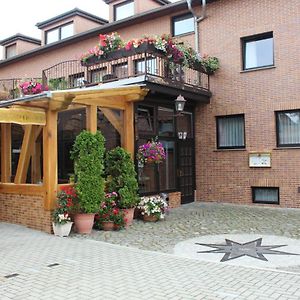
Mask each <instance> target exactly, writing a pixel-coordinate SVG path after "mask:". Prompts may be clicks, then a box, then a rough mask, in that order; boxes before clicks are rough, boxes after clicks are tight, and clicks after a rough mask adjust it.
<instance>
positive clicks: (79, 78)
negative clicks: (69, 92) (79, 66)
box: [69, 73, 85, 88]
mask: <svg viewBox="0 0 300 300" xmlns="http://www.w3.org/2000/svg"><path fill="white" fill-rule="evenodd" d="M84 80H85V79H84V73H78V74H74V75H70V76H69V82H70V84H69V85H70V87H71V88H76V87H80V86H83V85H84Z"/></svg>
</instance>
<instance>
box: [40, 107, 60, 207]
mask: <svg viewBox="0 0 300 300" xmlns="http://www.w3.org/2000/svg"><path fill="white" fill-rule="evenodd" d="M43 172H44V179H43V182H44V185H45V190H46V197H45V203H44V207H45V209H46V210H51V209H53V208H54V207H55V199H56V194H57V112H56V111H51V110H48V111H47V113H46V126H45V127H44V130H43Z"/></svg>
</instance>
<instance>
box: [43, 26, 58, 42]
mask: <svg viewBox="0 0 300 300" xmlns="http://www.w3.org/2000/svg"><path fill="white" fill-rule="evenodd" d="M58 40H59V28H56V29H53V30H49V31H47V32H46V43H47V44H50V43H54V42H57V41H58Z"/></svg>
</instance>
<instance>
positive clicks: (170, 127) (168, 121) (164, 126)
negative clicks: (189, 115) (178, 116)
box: [157, 107, 174, 136]
mask: <svg viewBox="0 0 300 300" xmlns="http://www.w3.org/2000/svg"><path fill="white" fill-rule="evenodd" d="M157 118H158V134H159V135H160V136H174V111H173V109H169V108H164V107H159V108H158V116H157Z"/></svg>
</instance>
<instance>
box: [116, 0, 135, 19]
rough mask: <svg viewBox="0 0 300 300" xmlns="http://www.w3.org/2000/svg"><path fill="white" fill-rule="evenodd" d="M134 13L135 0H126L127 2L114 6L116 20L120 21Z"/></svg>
mask: <svg viewBox="0 0 300 300" xmlns="http://www.w3.org/2000/svg"><path fill="white" fill-rule="evenodd" d="M133 15H134V1H126V2H125V3H121V4H117V5H115V6H114V20H115V21H119V20H122V19H125V18H128V17H130V16H133Z"/></svg>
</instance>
